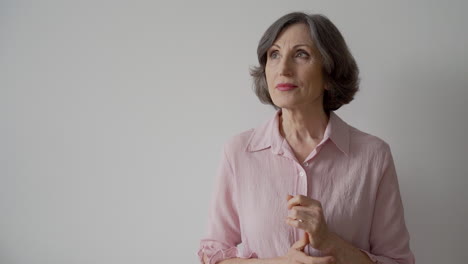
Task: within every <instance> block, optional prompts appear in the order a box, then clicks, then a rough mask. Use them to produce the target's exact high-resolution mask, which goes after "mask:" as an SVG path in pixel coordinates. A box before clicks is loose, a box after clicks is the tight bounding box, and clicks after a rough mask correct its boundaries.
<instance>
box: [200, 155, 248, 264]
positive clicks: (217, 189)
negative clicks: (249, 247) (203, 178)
mask: <svg viewBox="0 0 468 264" xmlns="http://www.w3.org/2000/svg"><path fill="white" fill-rule="evenodd" d="M236 202H237V199H236V183H235V179H234V175H233V171H232V168H231V165H230V163H229V160H228V156H227V154H226V146H225V147H224V150H223V154H222V158H221V163H220V165H219V167H218V172H217V175H216V179H215V185H214V191H213V194H212V198H211V204H210V209H209V217H208V225H207V230H208V232H207V236H206V237H205V238H203V239H202V240H201V241H200V248H199V250H198V253H197V254H198V256H199V259H200V262H201V263H205V262H204V261H203V256H204V255H205V256H206V257H207V259H208V262H207V264H215V263H218V262H220V261H222V260H225V259H229V258H236V257H239V258H251V257H256V255H255V253H249V252H244V251H242V250H238V248H237V245H238V244H240V243H241V232H240V225H239V214H238V206H237V203H236Z"/></svg>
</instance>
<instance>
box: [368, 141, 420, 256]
mask: <svg viewBox="0 0 468 264" xmlns="http://www.w3.org/2000/svg"><path fill="white" fill-rule="evenodd" d="M384 150H385V151H384V153H383V159H382V160H383V162H382V164H383V165H382V178H381V180H380V183H379V187H378V191H377V195H376V201H375V207H374V216H373V220H372V226H371V232H370V252H368V251H365V250H362V249H361V251H363V252H364V253H366V254H367V255H368V256H369V258H370V259H371V260H372V261H374V262H375V263H379V264H380V263H381V264H414V263H415V258H414V255H413V253H412V252H411V250H410V247H409V240H410V238H409V233H408V230H407V228H406V224H405V219H404V212H403V203H402V200H401V196H400V190H399V186H398V178H397V174H396V170H395V165H394V161H393V157H392V154H391V151H390V148H389V146H388V145H387V144H385V148H384Z"/></svg>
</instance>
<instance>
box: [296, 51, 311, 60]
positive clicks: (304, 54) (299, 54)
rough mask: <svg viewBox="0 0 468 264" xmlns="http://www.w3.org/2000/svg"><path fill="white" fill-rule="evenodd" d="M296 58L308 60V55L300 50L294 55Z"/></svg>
mask: <svg viewBox="0 0 468 264" xmlns="http://www.w3.org/2000/svg"><path fill="white" fill-rule="evenodd" d="M296 56H297V57H301V58H308V57H309V54H308V53H307V52H305V51H303V50H300V51H298V52H297V53H296Z"/></svg>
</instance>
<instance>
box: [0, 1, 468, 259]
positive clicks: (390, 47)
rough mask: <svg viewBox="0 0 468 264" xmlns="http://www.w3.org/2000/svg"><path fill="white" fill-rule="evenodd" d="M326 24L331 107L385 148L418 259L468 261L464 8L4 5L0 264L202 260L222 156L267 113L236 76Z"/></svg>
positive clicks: (392, 4)
mask: <svg viewBox="0 0 468 264" xmlns="http://www.w3.org/2000/svg"><path fill="white" fill-rule="evenodd" d="M296 10H302V11H307V12H316V13H323V14H325V15H327V16H328V17H329V18H330V19H331V20H332V21H333V22H334V23H335V24H336V25H337V27H338V28H339V29H340V30H341V32H342V33H343V35H344V37H345V39H346V40H347V42H348V44H349V46H350V48H351V51H352V53H353V54H354V56H355V58H356V60H357V62H358V65H359V66H360V69H361V78H362V82H361V91H360V92H359V93H358V95H357V97H356V99H355V100H354V101H353V102H352V103H351V104H350V105H348V106H345V107H343V108H342V109H340V110H339V111H338V112H337V113H338V115H340V116H341V117H342V118H343V119H344V120H345V121H347V122H348V123H349V124H351V125H353V126H355V127H357V128H359V129H361V130H363V131H366V132H369V133H371V134H374V135H377V136H379V137H381V138H382V139H384V140H385V141H387V142H388V143H389V144H390V146H391V147H392V151H393V155H394V157H395V163H396V166H397V171H398V175H399V180H400V188H401V192H402V197H403V202H404V206H405V214H406V222H407V225H408V228H409V231H410V235H411V247H412V249H413V251H414V253H415V256H416V260H417V263H427V264H431V263H434V264H436V263H463V262H465V261H466V259H467V258H468V250H467V247H466V245H467V244H468V239H467V236H468V228H467V225H466V221H467V217H468V194H467V191H466V188H467V186H468V180H467V177H468V169H467V166H466V165H467V163H468V158H467V154H466V152H467V150H468V140H467V139H466V135H467V132H468V118H467V116H468V110H467V108H466V107H465V105H464V103H465V101H466V100H467V99H468V77H467V76H468V65H467V61H468V53H467V51H466V47H468V34H467V31H466V26H467V25H468V18H467V16H466V15H465V13H466V10H468V4H467V2H466V1H373V0H372V1H371V0H369V1H310V0H308V1H278V2H273V1H266V0H265V1H245V2H239V1H230V2H224V1H211V2H208V1H185V2H175V1H172V2H169V1H167V2H160V1H127V2H122V1H107V2H104V1H53V2H52V1H41V2H40V1H5V0H2V1H0V263H2V264H3V263H5V264H46V263H47V264H55V263H57V264H58V263H67V264H72V263H80V264H81V263H112V264H120V263H197V261H198V260H197V258H196V255H195V254H196V251H197V249H198V243H199V239H200V238H201V237H202V236H203V235H204V234H205V225H206V220H207V213H208V204H209V199H210V197H211V190H212V186H213V179H214V176H215V170H216V167H217V165H218V161H219V158H220V155H219V154H220V151H221V147H222V144H223V143H224V142H225V140H227V139H228V138H229V137H230V136H232V135H234V134H236V133H239V132H241V131H244V130H246V129H249V128H251V127H255V126H257V125H259V124H260V123H261V122H263V121H264V120H265V119H266V118H270V116H271V115H272V114H273V109H272V108H271V107H268V106H264V105H262V104H260V103H259V102H258V100H257V99H256V97H255V95H254V94H253V92H252V90H251V79H250V77H249V74H248V68H249V67H250V66H253V65H255V64H256V63H257V61H256V47H257V43H258V41H259V39H260V37H261V35H262V34H263V32H264V31H265V30H266V28H267V27H268V26H269V25H270V24H271V23H272V22H273V21H274V20H275V19H277V18H279V17H280V16H281V15H283V14H285V13H287V12H290V11H296Z"/></svg>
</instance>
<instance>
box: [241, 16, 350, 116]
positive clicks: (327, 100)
mask: <svg viewBox="0 0 468 264" xmlns="http://www.w3.org/2000/svg"><path fill="white" fill-rule="evenodd" d="M297 23H304V24H306V25H308V27H309V30H310V35H311V37H312V41H313V42H314V44H315V47H316V48H317V50H318V51H319V53H320V56H321V59H322V67H323V72H324V79H325V81H326V83H327V87H328V88H327V89H326V90H325V92H324V98H323V107H324V110H325V111H326V112H329V111H335V110H337V109H338V108H340V107H341V106H342V105H344V104H347V103H349V102H351V101H352V100H353V98H354V95H355V94H356V92H357V91H358V90H359V69H358V66H357V64H356V61H355V60H354V57H353V56H352V55H351V52H350V51H349V49H348V46H347V45H346V42H345V40H344V38H343V36H342V35H341V33H340V31H339V30H338V29H337V28H336V26H335V25H334V24H333V23H332V22H331V21H330V20H329V19H328V18H327V17H326V16H324V15H321V14H306V13H302V12H293V13H289V14H286V15H284V16H282V17H281V18H279V19H278V20H276V21H275V22H274V23H273V24H272V25H271V26H270V27H269V28H268V29H267V30H266V31H265V33H264V34H263V36H262V38H261V39H260V42H259V43H258V47H257V56H258V62H259V63H260V66H254V67H252V68H251V69H250V75H251V76H252V77H253V85H254V90H255V94H256V95H257V96H258V98H259V99H260V101H261V102H262V103H264V104H270V105H272V106H273V107H274V108H275V109H278V107H277V106H276V105H275V104H274V103H273V100H272V99H271V97H270V93H269V92H268V85H267V81H266V76H265V66H266V63H267V51H268V49H269V48H270V47H271V46H272V45H273V43H274V42H275V40H276V38H277V37H278V35H279V34H280V33H281V32H282V31H283V30H284V29H286V28H287V27H288V26H290V25H293V24H297Z"/></svg>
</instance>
